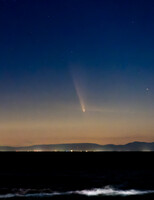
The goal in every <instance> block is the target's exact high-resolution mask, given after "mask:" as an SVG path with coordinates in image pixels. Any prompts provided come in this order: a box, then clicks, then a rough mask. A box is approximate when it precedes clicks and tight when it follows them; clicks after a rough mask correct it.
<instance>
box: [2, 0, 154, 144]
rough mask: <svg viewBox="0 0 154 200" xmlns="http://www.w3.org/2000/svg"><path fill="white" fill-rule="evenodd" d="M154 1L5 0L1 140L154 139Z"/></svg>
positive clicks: (108, 141) (118, 141) (121, 141)
mask: <svg viewBox="0 0 154 200" xmlns="http://www.w3.org/2000/svg"><path fill="white" fill-rule="evenodd" d="M153 22H154V1H153V0H140V1H139V0H56V1H54V0H0V145H10V146H27V145H34V144H57V143H79V142H82V143H85V142H86V143H87V142H92V143H98V144H111V143H112V144H126V143H128V142H133V141H144V142H153V141H154V123H153V121H154V56H153V55H154V23H153Z"/></svg>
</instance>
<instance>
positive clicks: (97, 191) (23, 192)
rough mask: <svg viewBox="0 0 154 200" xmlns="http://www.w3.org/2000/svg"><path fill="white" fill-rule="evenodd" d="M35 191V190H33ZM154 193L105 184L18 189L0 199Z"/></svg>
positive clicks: (152, 191) (2, 195)
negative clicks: (66, 188)
mask: <svg viewBox="0 0 154 200" xmlns="http://www.w3.org/2000/svg"><path fill="white" fill-rule="evenodd" d="M34 191H35V192H34ZM151 193H154V190H144V191H143V190H135V189H130V190H119V189H114V188H113V187H111V186H106V187H104V188H94V189H87V190H76V191H67V192H53V191H51V190H48V192H43V190H31V189H20V190H19V191H16V192H15V193H13V192H12V193H7V194H1V195H0V199H4V198H15V197H52V196H60V195H61V196H62V195H66V196H67V195H84V196H131V195H145V194H151Z"/></svg>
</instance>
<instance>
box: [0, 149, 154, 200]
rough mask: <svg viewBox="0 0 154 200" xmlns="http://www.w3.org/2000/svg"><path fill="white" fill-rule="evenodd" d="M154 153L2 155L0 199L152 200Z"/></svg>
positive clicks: (0, 156)
mask: <svg viewBox="0 0 154 200" xmlns="http://www.w3.org/2000/svg"><path fill="white" fill-rule="evenodd" d="M153 158H154V153H152V152H151V153H150V152H138V153H137V152H115V153H113V152H102V153H100V152H99V153H51V152H46V153H45V152H42V153H40V152H39V153H38V152H37V153H32V152H27V153H24V152H17V153H9V152H4V153H0V163H1V164H0V199H6V198H7V199H40V198H41V199H42V198H43V199H53V200H54V199H55V200H56V199H67V200H69V199H70V200H72V199H73V200H74V199H80V200H82V199H83V200H84V199H89V200H90V199H133V198H134V199H136V200H137V199H154V170H153V169H154V163H153Z"/></svg>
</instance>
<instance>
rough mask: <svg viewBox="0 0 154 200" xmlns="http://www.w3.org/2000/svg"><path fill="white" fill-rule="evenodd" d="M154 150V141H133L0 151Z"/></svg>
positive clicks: (71, 144)
mask: <svg viewBox="0 0 154 200" xmlns="http://www.w3.org/2000/svg"><path fill="white" fill-rule="evenodd" d="M71 150H72V151H154V142H152V143H146V142H132V143H128V144H125V145H113V144H108V145H99V144H95V143H68V144H49V145H33V146H23V147H10V146H0V151H71Z"/></svg>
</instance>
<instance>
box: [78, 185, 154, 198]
mask: <svg viewBox="0 0 154 200" xmlns="http://www.w3.org/2000/svg"><path fill="white" fill-rule="evenodd" d="M76 193H77V194H81V195H86V196H98V195H103V196H130V195H143V194H149V193H154V191H151V190H149V191H140V190H134V189H131V190H116V189H114V188H112V187H109V186H108V187H105V188H95V189H91V190H82V191H77V192H76Z"/></svg>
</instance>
